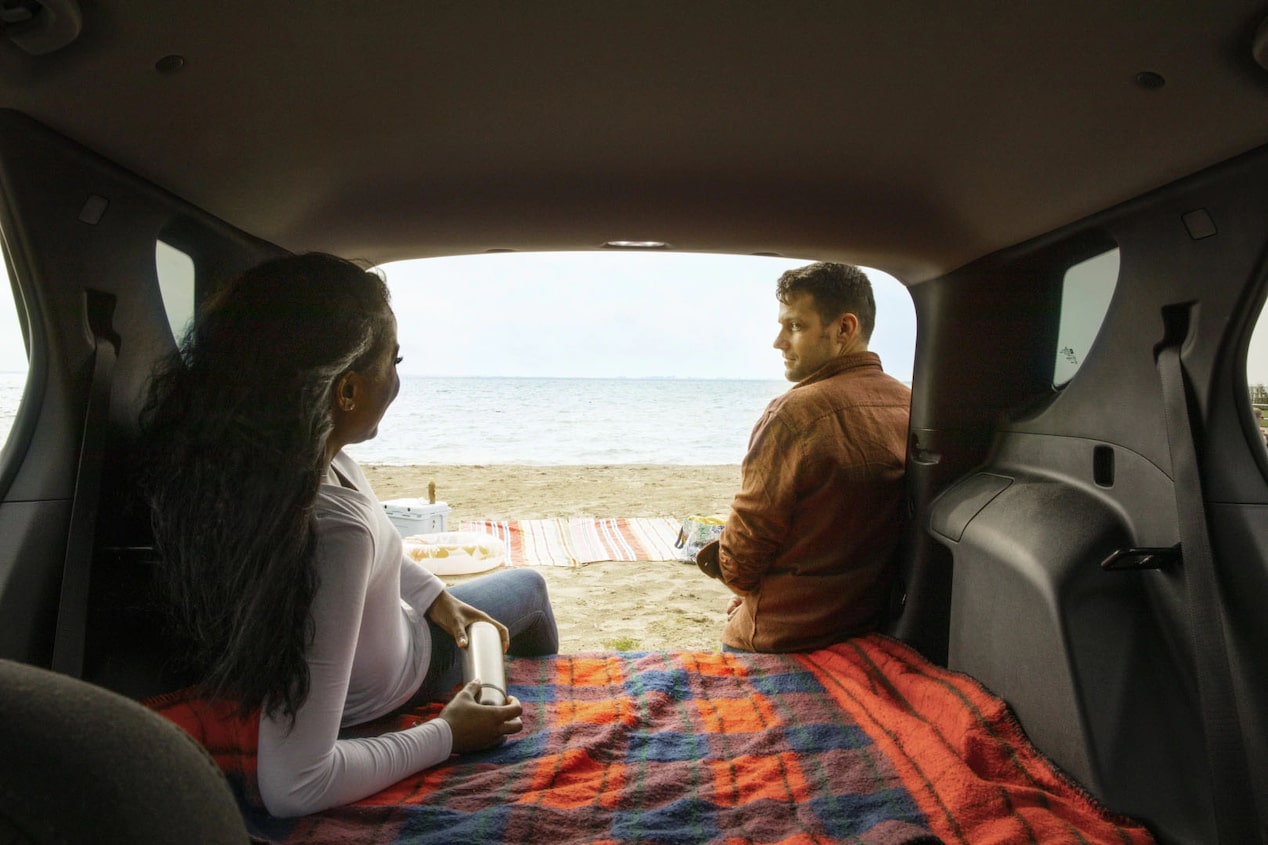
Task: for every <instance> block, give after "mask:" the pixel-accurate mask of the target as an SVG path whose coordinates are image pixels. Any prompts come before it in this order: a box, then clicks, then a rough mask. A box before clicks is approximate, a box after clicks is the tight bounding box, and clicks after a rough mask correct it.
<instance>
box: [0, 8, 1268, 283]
mask: <svg viewBox="0 0 1268 845" xmlns="http://www.w3.org/2000/svg"><path fill="white" fill-rule="evenodd" d="M81 7H82V11H83V27H82V32H81V34H80V36H79V38H78V39H77V40H76V41H75V42H73V43H71V44H70V45H69V46H67V47H65V48H63V49H61V50H60V51H57V52H53V53H51V54H48V55H44V56H31V55H28V54H26V53H25V52H23V51H22V50H21V49H19V47H18V46H17V45H16V44H14V43H11V42H9V41H7V40H6V41H3V42H0V105H2V106H4V107H8V108H12V109H16V110H18V111H21V112H24V113H26V114H29V115H30V116H31V117H33V118H35V119H36V120H39V121H41V122H43V123H45V124H46V125H48V126H50V127H51V128H53V129H55V130H57V131H59V132H61V133H63V134H65V135H67V136H69V137H71V138H72V139H74V140H76V141H79V142H80V143H82V144H84V145H86V146H88V147H89V148H91V149H93V150H95V151H97V152H99V153H101V154H102V155H104V156H106V157H107V158H110V159H112V160H114V161H116V162H117V163H119V164H121V165H123V166H124V167H126V168H128V169H130V170H132V171H134V172H136V173H138V174H139V175H141V176H143V177H144V178H146V179H149V180H151V181H153V182H155V183H157V184H158V185H160V186H163V187H165V188H167V189H168V190H170V191H172V192H173V193H175V194H177V195H179V196H181V197H182V198H184V199H186V200H188V201H189V202H191V203H193V204H195V205H197V206H199V207H201V208H203V209H205V210H206V211H208V212H210V213H212V214H214V215H216V216H219V217H221V218H222V219H224V220H226V221H228V222H230V223H232V224H234V225H236V226H239V227H241V228H242V229H244V230H246V231H248V232H250V233H252V234H254V235H257V236H259V237H262V238H265V239H268V240H271V241H274V242H276V243H277V244H279V245H281V246H283V247H286V248H287V249H291V250H308V249H323V250H328V251H332V252H336V253H339V254H342V255H346V256H348V257H357V258H364V259H368V260H372V261H375V262H384V261H388V260H394V259H399V258H410V257H419V256H427V255H442V254H459V253H476V252H483V251H486V250H502V249H515V250H544V249H552V250H553V249H593V248H597V247H600V246H601V245H602V244H603V243H604V242H607V241H611V240H616V239H637V240H659V241H666V242H668V243H669V244H671V245H672V247H673V248H675V249H680V250H687V251H708V252H738V253H748V252H756V253H776V254H782V255H786V256H791V257H804V258H840V259H844V260H851V261H856V262H858V263H862V264H866V265H869V266H873V267H878V268H881V269H884V270H887V271H889V272H892V273H894V274H895V275H897V276H898V277H900V278H902V279H904V280H905V281H907V282H909V283H911V282H917V281H920V280H922V279H927V278H931V277H935V276H938V275H941V274H943V273H945V272H948V271H950V270H952V269H954V268H956V267H958V266H961V265H963V264H965V263H966V262H968V261H971V260H973V259H975V258H977V257H980V256H982V255H985V254H988V253H990V252H993V251H995V250H997V249H1000V248H1003V247H1006V246H1009V245H1012V244H1015V243H1018V242H1020V241H1023V240H1026V239H1028V238H1030V237H1033V236H1037V235H1040V234H1043V233H1045V232H1048V231H1050V230H1053V229H1056V228H1058V227H1060V226H1062V225H1064V224H1066V223H1069V222H1073V221H1075V220H1077V219H1079V218H1081V217H1084V216H1086V215H1088V214H1090V213H1093V212H1095V211H1098V210H1100V209H1102V208H1105V207H1108V206H1110V205H1113V204H1115V203H1118V202H1120V201H1123V200H1127V199H1129V198H1131V197H1134V196H1136V195H1139V194H1141V193H1143V192H1146V191H1148V190H1150V189H1153V188H1155V187H1158V186H1161V185H1164V184H1166V183H1168V182H1170V181H1173V180H1175V179H1176V178H1178V177H1181V176H1184V175H1186V174H1189V173H1192V172H1194V171H1197V170H1200V169H1202V168H1204V167H1206V166H1209V165H1212V164H1215V163H1217V162H1220V161H1222V160H1225V159H1228V158H1231V157H1233V156H1235V155H1237V154H1239V153H1242V152H1245V151H1247V150H1250V149H1253V148H1255V147H1257V146H1259V145H1261V144H1263V143H1265V142H1268V107H1266V106H1268V71H1265V70H1263V69H1261V68H1260V67H1259V66H1258V65H1256V64H1255V62H1254V60H1253V58H1252V53H1251V42H1252V39H1253V37H1254V35H1255V31H1256V27H1257V25H1258V23H1259V21H1260V19H1261V18H1262V17H1263V16H1264V14H1265V12H1266V11H1268V7H1266V6H1265V4H1263V3H1247V2H1240V1H1239V0H1204V2H1201V3H1193V2H1167V3H1149V4H1144V3H1106V2H1104V0H1080V2H1061V3H1055V2H1024V3H1007V2H976V3H928V2H885V3H844V2H837V3H828V2H819V0H814V2H805V1H804V0H780V2H733V1H728V2H723V0H705V1H704V2H690V3H681V2H621V3H616V2H602V0H601V2H594V0H587V2H544V3H501V2H472V0H452V1H451V2H415V1H414V0H399V2H369V3H354V2H350V1H349V0H317V2H314V0H287V2H266V3H260V2H256V1H255V0H252V2H245V0H224V1H223V2H217V3H175V2H171V0H129V1H128V2H116V3H107V2H93V0H83V2H82V4H81ZM169 55H178V56H180V57H182V58H183V60H184V64H183V66H182V67H181V68H180V69H179V70H176V71H174V72H172V71H165V70H161V69H160V67H159V66H160V65H163V66H165V65H164V64H163V63H161V62H160V60H162V59H164V57H166V56H169ZM169 61H170V60H169ZM1142 72H1152V73H1156V74H1159V75H1161V77H1162V78H1163V79H1164V80H1165V85H1163V86H1161V87H1149V86H1147V85H1142V84H1141V83H1140V82H1139V81H1138V78H1137V77H1138V74H1141V73H1142Z"/></svg>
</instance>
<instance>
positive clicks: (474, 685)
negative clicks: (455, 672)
mask: <svg viewBox="0 0 1268 845" xmlns="http://www.w3.org/2000/svg"><path fill="white" fill-rule="evenodd" d="M464 606H465V605H464ZM479 694H480V680H479V679H478V678H477V679H475V680H473V681H472V682H471V683H469V684H467V685H466V686H465V687H463V688H462V689H461V690H459V691H458V694H457V695H455V696H454V697H453V700H452V701H450V702H449V703H448V704H446V705H445V709H444V710H441V711H440V718H442V719H444V720H445V721H446V722H448V723H449V730H450V732H451V733H452V734H453V750H454V753H455V754H466V753H467V752H468V751H482V750H484V749H486V748H492V747H494V746H495V745H500V744H501V743H502V741H503V740H504V739H505V738H506V735H507V734H513V733H518V732H519V731H520V730H522V729H523V727H524V722H523V721H522V720H521V719H520V714H521V713H523V712H524V708H523V707H521V706H520V702H519V699H518V698H516V697H515V696H510V697H508V698H507V700H506V704H503V705H501V706H494V705H489V704H480V703H479V702H478V701H476V699H475V697H476V696H477V695H479Z"/></svg>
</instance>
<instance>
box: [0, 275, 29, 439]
mask: <svg viewBox="0 0 1268 845" xmlns="http://www.w3.org/2000/svg"><path fill="white" fill-rule="evenodd" d="M0 287H2V288H3V290H0V446H2V445H3V444H6V443H8V441H9V432H10V431H12V430H13V420H14V418H16V417H17V415H18V406H19V405H20V404H21V403H22V393H23V391H24V390H25V389H26V376H27V356H26V343H25V341H24V340H23V332H22V325H21V323H19V322H18V308H17V304H16V302H15V301H14V298H13V286H12V285H10V284H9V274H8V272H7V271H6V270H5V265H4V262H2V261H0Z"/></svg>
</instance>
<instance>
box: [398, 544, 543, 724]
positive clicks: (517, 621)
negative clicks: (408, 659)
mask: <svg viewBox="0 0 1268 845" xmlns="http://www.w3.org/2000/svg"><path fill="white" fill-rule="evenodd" d="M449 592H450V594H452V595H453V597H454V598H456V599H460V600H462V601H464V602H466V603H467V604H469V605H471V606H472V607H475V608H478V609H480V610H483V611H484V612H485V613H487V614H489V615H490V616H492V617H493V618H494V619H496V620H497V621H499V622H501V623H502V624H503V625H505V626H506V627H507V630H508V631H510V634H511V648H510V651H509V653H510V654H513V655H516V656H519V657H541V656H544V655H548V654H556V653H558V651H559V630H558V628H557V627H556V626H555V614H554V612H553V611H552V610H551V608H550V597H549V596H548V595H547V593H546V579H544V578H542V576H541V573H539V572H536V571H534V570H532V569H499V570H498V571H496V572H493V573H491V574H489V575H484V576H482V577H480V578H473V579H472V580H470V581H463V582H462V583H460V584H455V585H454V586H452V587H450V588H449ZM427 624H428V625H429V626H430V627H431V663H430V664H429V665H428V668H427V677H426V678H425V679H424V680H423V685H422V686H421V687H420V688H419V690H418V692H417V693H415V694H414V698H413V701H414V702H416V703H421V702H426V701H448V700H449V698H450V696H451V695H452V693H453V689H454V687H456V686H457V685H458V684H460V683H462V658H461V655H460V654H459V652H458V645H457V643H455V642H454V640H453V637H451V636H449V634H447V633H445V632H444V631H442V630H441V629H440V628H438V627H437V626H435V625H432V623H431V622H428V623H427Z"/></svg>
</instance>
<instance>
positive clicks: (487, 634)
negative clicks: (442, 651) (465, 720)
mask: <svg viewBox="0 0 1268 845" xmlns="http://www.w3.org/2000/svg"><path fill="white" fill-rule="evenodd" d="M475 678H479V679H480V692H479V693H477V694H476V701H478V702H480V703H481V704H493V705H502V704H505V703H506V669H505V666H504V665H503V662H502V635H501V634H499V633H498V629H497V628H495V627H493V625H491V624H490V623H488V622H472V623H471V627H469V628H468V629H467V647H466V649H464V650H463V652H462V682H463V684H469V683H471V681H472V680H473V679H475Z"/></svg>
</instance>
